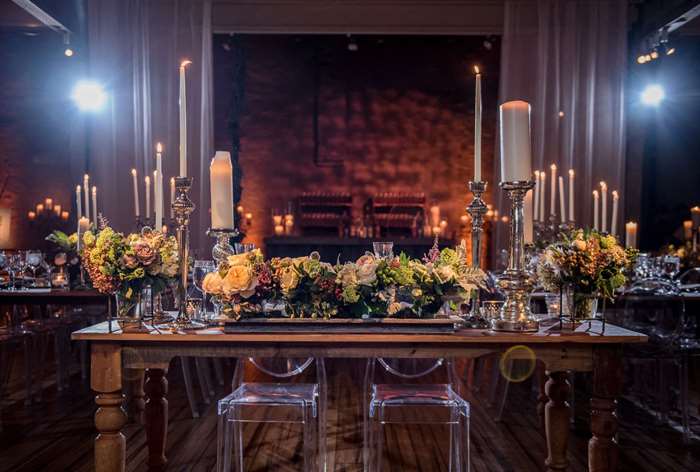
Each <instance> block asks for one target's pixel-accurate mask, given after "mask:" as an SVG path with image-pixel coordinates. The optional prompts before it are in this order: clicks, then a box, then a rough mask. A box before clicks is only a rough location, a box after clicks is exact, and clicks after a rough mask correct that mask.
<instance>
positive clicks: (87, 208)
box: [83, 174, 90, 220]
mask: <svg viewBox="0 0 700 472" xmlns="http://www.w3.org/2000/svg"><path fill="white" fill-rule="evenodd" d="M83 195H84V198H85V217H86V218H87V219H88V220H89V219H90V176H89V175H87V174H85V175H84V176H83Z"/></svg>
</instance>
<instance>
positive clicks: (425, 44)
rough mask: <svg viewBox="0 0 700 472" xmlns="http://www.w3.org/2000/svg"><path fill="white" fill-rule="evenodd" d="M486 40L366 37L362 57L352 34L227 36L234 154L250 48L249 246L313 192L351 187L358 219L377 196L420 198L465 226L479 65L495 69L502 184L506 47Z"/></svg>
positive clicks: (487, 139) (224, 48)
mask: <svg viewBox="0 0 700 472" xmlns="http://www.w3.org/2000/svg"><path fill="white" fill-rule="evenodd" d="M483 41H484V38H482V37H401V36H389V37H382V38H380V37H372V36H362V37H359V38H358V39H357V45H358V50H357V51H354V52H353V51H349V50H348V48H347V44H348V39H347V38H346V37H344V36H301V37H293V36H279V35H275V36H272V35H271V36H244V37H243V38H242V40H240V41H235V40H233V39H232V38H230V37H229V36H217V37H216V41H215V101H216V119H215V123H216V136H215V140H216V146H217V149H230V147H231V134H230V129H229V127H228V123H229V120H230V118H231V110H232V109H233V104H232V92H231V91H232V80H233V79H232V77H233V71H234V68H235V58H236V57H239V55H236V54H235V51H234V50H233V49H234V48H235V47H237V45H238V44H242V47H243V49H244V56H245V71H246V73H245V84H244V89H245V92H244V103H243V107H242V108H243V112H242V113H241V116H240V130H241V131H240V133H241V154H240V166H241V168H242V171H243V176H244V177H243V180H242V185H243V194H242V205H243V206H244V207H245V210H246V211H250V212H252V213H253V215H254V224H253V227H252V228H251V230H250V231H249V232H248V236H249V239H250V240H251V241H253V242H255V243H257V244H260V243H261V242H262V239H263V238H264V237H265V236H267V235H270V234H271V233H272V230H273V228H272V223H271V218H270V212H271V209H272V208H283V207H284V206H285V205H286V203H287V202H288V201H290V200H293V199H294V198H295V197H296V196H297V195H299V194H300V193H302V192H309V191H326V192H351V193H352V194H353V195H354V196H355V199H354V206H355V213H356V214H361V209H362V205H363V204H364V202H365V201H366V199H367V198H368V197H369V196H371V195H372V194H374V193H377V192H385V191H393V192H410V191H422V192H425V193H426V195H427V196H428V200H429V201H432V200H435V201H437V202H439V203H440V205H441V208H442V211H443V214H444V215H445V216H447V219H448V221H449V224H450V228H451V229H456V228H458V226H459V217H460V215H462V214H463V212H464V207H465V206H466V204H467V201H468V195H467V191H466V182H467V181H468V180H469V179H470V178H471V177H472V176H473V161H472V159H473V157H472V156H473V142H474V139H473V123H474V116H473V110H474V102H473V95H474V78H473V72H472V67H473V65H474V64H479V65H480V67H481V68H482V69H483V70H485V71H486V72H485V75H484V85H485V87H484V99H485V103H484V113H485V116H484V135H483V138H482V141H483V170H484V178H485V179H486V180H492V179H491V175H492V169H493V156H494V143H495V138H494V131H495V124H496V113H495V112H496V103H497V86H498V59H499V51H498V45H497V43H496V44H494V47H493V48H492V49H491V50H486V49H485V48H484V47H483V44H482V43H483ZM315 93H318V122H319V138H318V149H319V152H318V157H317V159H315V156H314V148H315V142H314V127H313V119H314V96H315ZM319 161H320V164H319V163H318V162H319ZM334 162H335V163H334Z"/></svg>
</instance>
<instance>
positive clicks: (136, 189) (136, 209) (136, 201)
mask: <svg viewBox="0 0 700 472" xmlns="http://www.w3.org/2000/svg"><path fill="white" fill-rule="evenodd" d="M131 180H132V183H133V186H134V216H136V218H138V217H139V215H140V214H141V210H140V208H139V183H138V176H137V174H136V169H131Z"/></svg>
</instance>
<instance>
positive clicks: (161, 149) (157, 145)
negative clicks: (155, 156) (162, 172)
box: [156, 143, 163, 153]
mask: <svg viewBox="0 0 700 472" xmlns="http://www.w3.org/2000/svg"><path fill="white" fill-rule="evenodd" d="M156 152H158V153H160V152H163V145H162V144H160V143H156Z"/></svg>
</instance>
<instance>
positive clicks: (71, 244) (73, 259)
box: [45, 230, 90, 285]
mask: <svg viewBox="0 0 700 472" xmlns="http://www.w3.org/2000/svg"><path fill="white" fill-rule="evenodd" d="M45 239H46V241H49V242H50V243H53V244H54V245H55V246H56V247H57V249H58V251H57V252H56V253H55V254H54V255H53V263H54V265H55V266H56V267H58V268H59V270H61V271H64V270H66V269H67V272H68V274H67V275H66V277H68V279H69V280H70V281H72V282H73V283H72V285H76V284H77V282H76V280H77V279H78V277H79V273H80V257H79V254H78V233H72V234H67V233H64V232H63V231H59V230H55V231H52V232H51V234H49V235H48V236H46V238H45ZM85 282H86V284H88V285H89V282H90V281H89V279H88V280H85Z"/></svg>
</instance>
